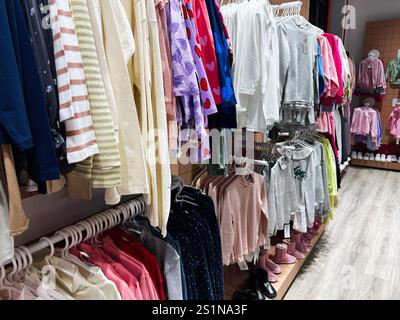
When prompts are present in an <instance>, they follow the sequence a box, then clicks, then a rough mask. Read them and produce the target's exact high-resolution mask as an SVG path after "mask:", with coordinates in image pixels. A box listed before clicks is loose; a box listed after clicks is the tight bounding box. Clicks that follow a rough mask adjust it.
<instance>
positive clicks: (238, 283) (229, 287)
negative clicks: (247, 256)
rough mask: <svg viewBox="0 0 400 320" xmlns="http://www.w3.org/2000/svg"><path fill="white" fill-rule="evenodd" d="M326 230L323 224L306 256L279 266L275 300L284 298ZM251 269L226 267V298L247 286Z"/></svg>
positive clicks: (252, 267) (250, 266)
mask: <svg viewBox="0 0 400 320" xmlns="http://www.w3.org/2000/svg"><path fill="white" fill-rule="evenodd" d="M324 232H325V225H321V227H320V228H319V230H318V233H317V234H316V235H315V237H314V238H313V239H312V240H311V250H310V252H308V253H305V254H304V255H305V258H304V259H301V260H298V261H297V262H296V263H295V264H290V265H284V264H280V265H279V267H280V268H281V271H282V273H281V274H279V275H276V276H277V278H278V282H277V283H273V284H272V285H273V287H274V288H275V290H276V291H277V297H276V298H275V299H274V300H283V299H284V297H285V295H286V293H287V292H288V290H289V289H290V286H291V285H292V283H293V281H294V280H295V279H296V277H297V275H298V274H299V272H300V271H301V269H302V267H303V265H304V263H305V262H306V261H307V259H308V257H309V256H310V254H312V252H313V250H314V248H315V246H316V245H317V243H318V241H319V240H320V239H321V237H322V235H323V234H324ZM269 254H270V256H273V255H274V254H275V247H273V246H271V248H270V252H269ZM248 265H249V269H250V271H251V270H253V269H254V268H255V267H254V266H252V265H250V264H248ZM250 271H242V270H240V269H239V266H238V265H237V264H235V265H231V266H228V267H225V268H224V275H225V299H226V300H231V299H232V298H233V295H234V293H235V291H236V290H238V289H241V288H243V287H244V286H245V284H246V280H247V279H248V277H249V275H250Z"/></svg>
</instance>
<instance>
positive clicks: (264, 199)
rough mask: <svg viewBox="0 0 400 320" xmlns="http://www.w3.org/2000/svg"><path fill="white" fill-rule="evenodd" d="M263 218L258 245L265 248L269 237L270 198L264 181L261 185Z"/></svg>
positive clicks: (261, 218)
mask: <svg viewBox="0 0 400 320" xmlns="http://www.w3.org/2000/svg"><path fill="white" fill-rule="evenodd" d="M260 201H261V216H260V226H259V229H258V239H259V242H258V245H259V246H263V245H264V243H265V239H266V238H267V237H268V225H269V221H268V196H267V189H266V185H265V183H264V181H262V183H261V198H260Z"/></svg>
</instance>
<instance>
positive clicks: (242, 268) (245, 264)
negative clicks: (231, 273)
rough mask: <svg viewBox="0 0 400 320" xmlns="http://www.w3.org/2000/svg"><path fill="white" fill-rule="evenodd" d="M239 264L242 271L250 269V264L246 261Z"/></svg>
mask: <svg viewBox="0 0 400 320" xmlns="http://www.w3.org/2000/svg"><path fill="white" fill-rule="evenodd" d="M238 265H239V269H240V271H248V270H249V266H248V265H247V262H246V261H243V262H238Z"/></svg>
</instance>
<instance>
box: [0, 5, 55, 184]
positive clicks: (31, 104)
mask: <svg viewBox="0 0 400 320" xmlns="http://www.w3.org/2000/svg"><path fill="white" fill-rule="evenodd" d="M1 2H2V3H3V2H5V10H6V15H7V16H8V23H9V30H10V32H11V40H12V42H11V43H10V41H8V43H4V44H5V46H6V47H14V56H15V59H16V62H17V66H18V71H19V72H17V74H18V73H19V80H20V81H19V85H20V87H21V88H22V92H23V97H24V100H25V113H26V115H27V118H28V121H29V125H26V127H25V130H26V128H30V132H31V135H32V139H33V147H32V148H31V149H29V150H27V151H26V157H27V163H28V172H29V175H30V177H31V179H33V180H34V181H36V182H43V181H46V180H56V179H58V178H59V177H60V171H59V167H58V163H57V159H56V155H55V150H54V146H53V140H52V134H51V131H50V126H49V120H48V114H47V110H46V102H45V98H44V96H43V92H42V87H41V84H42V81H41V79H40V77H39V71H38V67H37V64H36V60H35V55H34V53H33V48H32V44H31V39H30V35H29V32H28V29H27V26H26V21H25V18H24V12H23V9H22V7H21V4H20V2H19V1H15V0H1ZM3 8H4V7H3ZM0 11H1V9H0ZM8 40H10V39H8ZM4 44H3V43H2V45H4ZM9 59H10V58H9ZM2 65H4V64H3V63H2ZM1 68H2V67H0V74H1V73H2V71H1ZM14 72H15V70H14ZM14 79H15V78H14ZM16 80H18V79H16ZM17 82H18V81H17ZM17 82H16V83H15V84H14V85H15V86H18V83H17ZM1 90H2V89H0V91H1ZM12 93H13V92H11V93H10V92H9V93H8V94H12ZM18 93H20V92H18ZM3 94H4V95H6V96H7V93H3ZM0 103H1V102H0ZM19 110H21V109H19ZM21 112H22V110H21ZM0 117H3V115H1V116H0Z"/></svg>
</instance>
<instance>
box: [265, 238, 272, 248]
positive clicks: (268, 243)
mask: <svg viewBox="0 0 400 320" xmlns="http://www.w3.org/2000/svg"><path fill="white" fill-rule="evenodd" d="M270 246H271V239H270V238H268V239H267V240H265V243H264V250H268V249H269V247H270Z"/></svg>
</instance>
